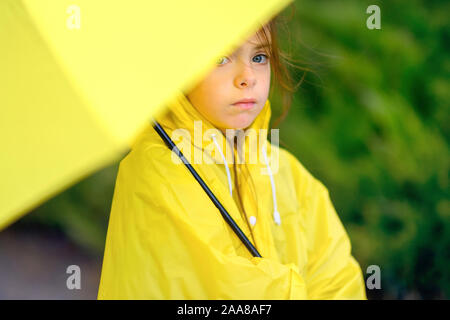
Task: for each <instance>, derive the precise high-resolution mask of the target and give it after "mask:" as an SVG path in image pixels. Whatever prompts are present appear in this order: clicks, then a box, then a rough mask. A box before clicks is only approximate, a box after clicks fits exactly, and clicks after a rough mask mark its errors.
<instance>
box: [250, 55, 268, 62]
mask: <svg viewBox="0 0 450 320" xmlns="http://www.w3.org/2000/svg"><path fill="white" fill-rule="evenodd" d="M258 57H264V58H263V61H261V59H258ZM255 58H257V59H256V61H255ZM267 58H268V56H267V55H265V54H262V53H261V54H258V55H256V56H254V57H253V61H254V62H257V63H265V62H267Z"/></svg>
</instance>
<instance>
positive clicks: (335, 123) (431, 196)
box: [18, 0, 450, 299]
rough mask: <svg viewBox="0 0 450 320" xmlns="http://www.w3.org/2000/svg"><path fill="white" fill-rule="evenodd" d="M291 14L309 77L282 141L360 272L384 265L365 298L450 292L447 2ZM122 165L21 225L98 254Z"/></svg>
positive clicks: (289, 41)
mask: <svg viewBox="0 0 450 320" xmlns="http://www.w3.org/2000/svg"><path fill="white" fill-rule="evenodd" d="M371 4H377V5H378V6H379V7H380V8H381V30H369V29H367V27H366V19H367V18H368V16H369V14H367V13H366V8H367V7H368V6H369V5H371ZM295 8H296V9H295V16H294V17H293V18H292V19H291V21H290V22H289V25H288V26H289V28H288V32H289V37H288V36H287V35H286V34H284V33H282V34H281V44H282V48H283V49H284V50H285V51H288V52H290V53H291V54H292V56H293V57H294V58H296V59H301V60H302V61H304V64H303V66H305V67H308V68H310V69H312V70H313V72H309V73H308V74H307V75H306V78H305V81H304V82H303V83H302V85H301V86H300V88H299V90H298V91H297V92H296V94H295V96H294V102H293V105H292V108H291V110H290V113H289V117H287V118H286V120H285V121H284V122H283V123H282V124H281V126H280V138H281V143H282V146H284V147H286V148H287V149H288V150H289V151H291V152H293V153H294V154H295V155H296V156H297V158H298V159H299V160H300V161H301V162H302V163H303V165H304V166H305V167H306V168H307V169H308V170H309V171H310V172H311V173H312V174H313V175H314V176H316V177H317V178H318V179H319V180H321V181H322V182H323V183H324V184H325V185H326V186H327V187H328V189H329V190H330V195H331V198H332V201H333V203H334V205H335V207H336V210H337V212H338V213H339V216H340V217H341V219H342V221H343V223H344V225H345V228H346V230H347V231H348V233H349V236H350V238H351V241H352V250H353V254H354V256H355V257H356V259H357V260H358V261H359V263H360V265H361V268H362V269H363V273H364V274H366V268H367V267H368V266H369V265H372V264H375V265H379V266H380V268H381V277H382V280H381V284H382V290H381V291H377V292H375V291H376V290H368V296H369V298H370V297H372V298H391V299H397V298H400V299H402V298H411V297H414V298H444V297H447V298H448V297H450V279H449V277H450V273H449V272H448V265H449V262H450V257H449V255H450V223H449V221H450V219H449V218H450V200H449V199H450V197H449V191H448V178H449V122H450V121H449V110H448V107H449V101H450V81H449V79H450V77H449V75H450V60H449V56H448V52H449V43H450V31H449V26H448V21H449V12H450V3H449V2H447V1H389V2H387V1H385V2H381V1H370V2H369V1H357V0H352V1H336V0H334V1H331V0H328V1H313V0H301V1H296V2H295ZM286 12H289V11H288V10H287V11H286ZM292 73H293V75H294V78H295V80H296V81H300V79H301V77H302V76H303V73H302V72H300V71H299V70H295V69H292ZM271 100H272V105H273V106H274V108H276V107H277V104H278V105H279V102H277V101H281V100H279V97H278V96H277V95H276V94H275V96H274V97H271ZM273 113H274V115H273V119H274V118H276V117H277V116H278V115H279V113H278V114H277V110H276V109H274V112H273ZM117 168H118V164H116V165H113V166H111V167H108V168H106V169H104V170H102V171H100V172H98V173H96V174H95V175H93V176H91V177H89V178H88V179H85V180H83V181H82V182H80V183H78V184H77V185H75V186H74V187H72V188H70V189H68V190H66V191H65V192H63V193H62V194H60V195H59V196H57V197H55V198H53V199H52V200H50V201H48V202H47V203H45V204H43V205H42V206H40V207H39V208H37V209H36V210H34V212H32V213H31V214H29V215H27V216H26V217H24V218H23V219H21V220H20V221H19V222H18V224H30V223H31V224H40V225H45V226H48V227H52V228H57V229H60V230H62V231H63V232H65V233H66V234H67V235H68V236H70V237H71V238H72V239H74V240H75V241H76V242H78V243H79V244H80V245H82V246H84V247H85V248H86V249H88V250H90V251H92V252H94V253H96V254H98V255H102V254H103V249H104V243H105V237H106V230H107V223H108V218H109V210H110V207H111V202H112V196H113V190H114V183H115V177H116V174H117ZM372 291H373V292H372ZM380 292H381V293H380Z"/></svg>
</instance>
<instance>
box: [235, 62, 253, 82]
mask: <svg viewBox="0 0 450 320" xmlns="http://www.w3.org/2000/svg"><path fill="white" fill-rule="evenodd" d="M234 81H235V85H236V87H238V88H245V87H253V86H254V85H255V83H256V77H255V73H254V72H253V69H252V67H251V66H248V65H246V64H245V63H241V66H240V67H239V71H238V74H237V75H236V77H235V79H234Z"/></svg>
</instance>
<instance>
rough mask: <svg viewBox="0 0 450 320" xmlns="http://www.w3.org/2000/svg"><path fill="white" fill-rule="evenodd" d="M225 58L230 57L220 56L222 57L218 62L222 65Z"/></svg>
mask: <svg viewBox="0 0 450 320" xmlns="http://www.w3.org/2000/svg"><path fill="white" fill-rule="evenodd" d="M225 59H228V58H227V57H222V58H220V59H219V60H218V61H217V64H219V65H222V64H223V63H222V61H223V60H225Z"/></svg>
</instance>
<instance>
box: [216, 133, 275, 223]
mask: <svg viewBox="0 0 450 320" xmlns="http://www.w3.org/2000/svg"><path fill="white" fill-rule="evenodd" d="M211 137H212V139H213V141H214V144H215V145H216V147H217V149H218V150H219V153H220V155H221V156H222V159H223V162H224V164H225V169H226V171H227V177H228V187H229V189H230V195H231V196H233V189H232V188H233V184H232V183H231V175H230V170H229V169H228V163H227V160H226V158H225V156H224V154H223V152H222V149H221V148H220V146H219V144H218V143H217V140H216V134H212V135H211ZM263 156H264V161H265V162H266V166H267V171H268V172H269V177H270V185H271V187H272V199H273V220H274V221H275V223H276V224H277V225H280V224H281V217H280V213H279V212H278V204H277V195H276V189H275V182H274V180H273V174H272V170H271V168H270V165H269V160H268V159H267V153H266V145H264V146H263Z"/></svg>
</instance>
